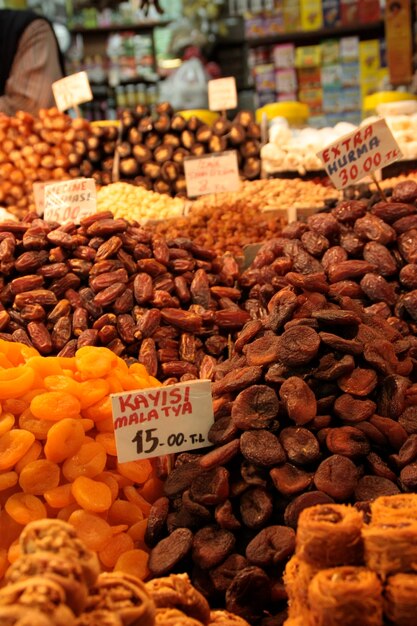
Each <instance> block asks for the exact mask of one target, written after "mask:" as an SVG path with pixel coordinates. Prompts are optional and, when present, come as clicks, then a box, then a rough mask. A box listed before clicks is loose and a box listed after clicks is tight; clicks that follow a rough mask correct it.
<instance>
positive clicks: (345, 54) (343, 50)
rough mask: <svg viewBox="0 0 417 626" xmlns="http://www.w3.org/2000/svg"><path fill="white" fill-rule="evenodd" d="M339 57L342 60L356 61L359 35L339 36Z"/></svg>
mask: <svg viewBox="0 0 417 626" xmlns="http://www.w3.org/2000/svg"><path fill="white" fill-rule="evenodd" d="M340 58H341V60H342V61H357V60H358V59H359V37H342V38H341V40H340Z"/></svg>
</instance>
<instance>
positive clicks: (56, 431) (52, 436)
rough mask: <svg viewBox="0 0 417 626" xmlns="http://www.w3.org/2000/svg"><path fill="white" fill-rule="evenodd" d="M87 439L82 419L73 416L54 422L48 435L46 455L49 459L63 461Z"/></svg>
mask: <svg viewBox="0 0 417 626" xmlns="http://www.w3.org/2000/svg"><path fill="white" fill-rule="evenodd" d="M84 440H85V431H84V428H83V424H82V423H81V420H79V419H74V418H71V417H65V418H64V419H62V420H60V421H59V422H56V423H55V424H52V426H51V428H50V429H49V431H48V434H47V437H46V443H45V447H44V451H45V456H46V458H47V459H48V460H49V461H54V462H55V463H61V462H62V461H64V460H65V459H67V458H68V457H71V456H73V455H74V454H75V453H76V452H78V450H79V449H80V448H81V446H82V445H83V443H84Z"/></svg>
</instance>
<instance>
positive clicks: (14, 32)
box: [0, 9, 65, 96]
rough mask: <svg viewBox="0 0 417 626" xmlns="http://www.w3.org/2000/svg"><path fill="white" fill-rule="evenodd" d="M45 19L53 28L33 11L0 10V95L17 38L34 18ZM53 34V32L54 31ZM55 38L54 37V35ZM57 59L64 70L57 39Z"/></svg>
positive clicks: (16, 44) (8, 73) (13, 55)
mask: <svg viewBox="0 0 417 626" xmlns="http://www.w3.org/2000/svg"><path fill="white" fill-rule="evenodd" d="M39 19H42V20H45V21H46V22H48V24H49V25H50V26H51V29H52V32H53V33H54V30H53V28H52V25H51V24H50V22H49V21H48V20H47V19H46V18H44V17H43V16H41V15H39V14H38V13H35V12H34V11H15V10H12V9H2V10H0V96H2V95H4V93H5V89H6V82H7V79H8V78H9V76H10V70H11V68H12V64H13V60H14V57H15V54H16V52H17V48H18V45H19V40H20V38H21V36H22V35H23V33H24V31H25V30H26V28H27V27H28V26H29V25H30V24H31V23H32V22H34V21H35V20H39ZM54 35H55V33H54ZM55 39H56V37H55ZM56 45H57V48H58V55H59V61H60V64H61V68H62V74H63V75H64V74H65V71H64V60H63V56H62V53H61V51H60V49H59V45H58V41H57V44H56Z"/></svg>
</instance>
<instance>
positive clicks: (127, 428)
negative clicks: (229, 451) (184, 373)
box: [111, 380, 214, 463]
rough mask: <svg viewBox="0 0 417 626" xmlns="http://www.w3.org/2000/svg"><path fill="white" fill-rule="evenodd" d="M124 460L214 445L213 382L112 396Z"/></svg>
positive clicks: (193, 382) (115, 428) (179, 385)
mask: <svg viewBox="0 0 417 626" xmlns="http://www.w3.org/2000/svg"><path fill="white" fill-rule="evenodd" d="M111 402H112V411H113V425H114V435H115V439H116V448H117V458H118V460H119V462H120V463H127V462H128V461H136V460H138V459H152V458H154V457H157V456H163V455H165V454H171V453H173V452H185V451H187V450H194V449H196V448H205V447H207V446H211V445H212V444H211V443H210V442H209V440H208V438H207V436H208V432H209V430H210V427H211V426H212V424H213V422H214V417H213V402H212V396H211V382H210V381H209V380H196V381H190V382H186V383H178V384H176V385H167V386H166V387H154V388H152V389H140V390H137V391H131V392H128V393H127V392H123V393H115V394H112V396H111Z"/></svg>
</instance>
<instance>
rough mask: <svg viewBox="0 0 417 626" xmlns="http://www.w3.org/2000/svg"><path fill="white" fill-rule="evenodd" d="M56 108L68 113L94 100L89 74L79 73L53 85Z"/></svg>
mask: <svg viewBox="0 0 417 626" xmlns="http://www.w3.org/2000/svg"><path fill="white" fill-rule="evenodd" d="M52 91H53V94H54V98H55V102H56V106H57V108H58V109H59V110H60V111H66V110H67V109H71V108H73V107H75V106H77V105H78V104H82V103H83V102H89V101H90V100H92V99H93V94H92V91H91V87H90V81H89V80H88V76H87V72H77V73H76V74H71V75H70V76H66V77H65V78H61V79H60V80H56V81H55V82H54V83H52Z"/></svg>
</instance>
